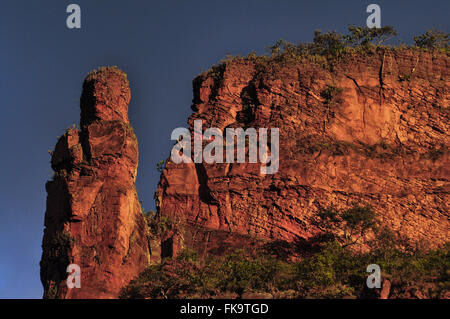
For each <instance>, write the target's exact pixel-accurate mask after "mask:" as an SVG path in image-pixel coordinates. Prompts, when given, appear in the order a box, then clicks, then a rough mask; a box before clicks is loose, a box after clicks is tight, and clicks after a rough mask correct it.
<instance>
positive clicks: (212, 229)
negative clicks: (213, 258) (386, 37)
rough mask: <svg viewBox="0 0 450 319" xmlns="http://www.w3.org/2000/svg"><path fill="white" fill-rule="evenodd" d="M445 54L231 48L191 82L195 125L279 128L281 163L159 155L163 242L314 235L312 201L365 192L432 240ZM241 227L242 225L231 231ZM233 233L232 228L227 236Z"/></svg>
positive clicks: (443, 150) (209, 244)
mask: <svg viewBox="0 0 450 319" xmlns="http://www.w3.org/2000/svg"><path fill="white" fill-rule="evenodd" d="M448 64H449V59H448V56H447V55H446V54H438V53H430V52H421V51H418V50H408V49H403V50H402V49H386V48H380V49H377V51H376V52H372V53H369V54H358V53H354V54H349V55H347V56H346V57H345V58H344V59H342V60H341V61H339V63H337V64H334V65H331V66H330V65H327V64H326V61H324V60H323V59H314V57H310V58H306V57H305V58H300V59H296V60H295V59H291V60H289V59H283V58H280V59H277V58H264V57H249V58H235V59H232V60H229V61H226V62H224V63H222V64H220V65H217V66H215V67H213V68H212V69H211V70H210V71H209V72H206V73H204V74H202V75H200V76H198V77H197V78H196V79H195V80H194V82H193V86H194V98H193V105H192V109H193V111H194V113H193V114H192V115H191V116H190V118H189V121H188V123H189V128H190V130H191V132H192V131H193V121H194V120H196V119H202V120H203V121H204V125H203V127H204V128H207V127H210V126H213V127H218V128H219V129H221V130H224V129H225V128H227V127H243V128H246V127H254V128H259V127H265V128H279V129H280V168H279V171H278V173H276V174H274V175H261V174H260V164H236V163H234V164H226V163H224V164H206V163H196V164H194V163H192V164H174V163H173V162H172V161H171V160H170V159H169V160H167V162H166V168H165V169H164V171H163V173H162V176H161V181H160V183H159V186H158V189H157V192H156V201H157V207H158V213H159V214H160V216H166V217H167V218H170V219H172V220H173V221H174V222H175V223H177V224H179V225H181V226H180V227H178V228H177V229H178V231H177V232H172V233H170V234H169V235H168V236H166V237H165V238H163V242H162V247H163V254H164V255H168V256H172V255H176V254H177V253H178V252H179V251H180V249H182V248H183V247H185V246H188V247H191V248H194V249H196V250H200V251H203V252H204V251H212V252H217V251H219V252H220V251H223V250H224V249H225V248H226V247H228V246H230V245H233V243H234V245H235V246H236V245H237V246H242V245H245V244H246V242H245V240H244V239H242V238H243V237H242V236H244V237H245V238H247V243H249V242H250V241H251V240H253V239H258V240H259V239H262V240H282V241H287V242H293V241H295V240H297V239H300V238H306V239H307V238H311V237H312V236H314V235H315V234H317V232H318V230H317V228H315V227H314V226H313V225H312V224H311V218H312V216H313V215H314V214H315V213H317V212H318V211H319V210H320V209H323V208H326V207H329V206H334V207H337V208H339V209H345V208H349V207H352V206H353V205H355V204H368V205H370V206H372V207H373V209H374V210H375V212H376V214H377V217H378V219H379V220H380V223H381V224H382V225H384V226H387V227H389V228H390V229H392V230H393V231H395V232H396V233H398V234H400V235H403V236H406V237H407V238H408V239H409V240H410V241H412V242H415V243H418V242H420V243H421V244H423V245H425V246H429V247H434V246H436V245H438V244H442V243H444V242H446V241H448V239H449V229H450V227H449V226H450V223H449V204H448V203H449V186H450V185H449V176H450V173H449V156H448V155H449V154H448V145H449V133H448V132H449V111H448V110H449V103H448V102H449V90H448V87H449V65H448ZM236 236H241V237H236ZM233 237H235V238H234V239H233Z"/></svg>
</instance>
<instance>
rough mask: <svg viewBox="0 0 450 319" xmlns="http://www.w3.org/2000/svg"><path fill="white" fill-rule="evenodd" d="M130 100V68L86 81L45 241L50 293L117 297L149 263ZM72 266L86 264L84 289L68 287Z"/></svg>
mask: <svg viewBox="0 0 450 319" xmlns="http://www.w3.org/2000/svg"><path fill="white" fill-rule="evenodd" d="M129 101H130V89H129V85H128V80H127V79H126V75H125V74H124V73H123V72H121V71H120V70H118V69H116V68H102V69H99V70H98V71H94V72H93V73H91V74H90V75H89V76H88V77H87V78H86V80H85V82H84V85H83V94H82V97H81V121H80V123H81V130H78V129H69V130H68V131H67V132H66V133H65V134H64V135H63V136H62V137H61V138H60V139H59V141H58V143H57V144H56V147H55V151H54V153H53V156H52V161H51V164H52V168H53V169H54V171H55V175H54V178H53V180H51V181H49V182H47V184H46V189H47V193H48V196H47V211H46V214H45V231H44V239H43V244H42V247H43V254H42V260H41V280H42V283H43V285H44V297H46V298H116V297H118V294H119V291H120V289H121V288H122V287H123V286H124V285H126V284H127V283H128V282H129V281H130V280H131V279H133V278H134V277H135V276H137V275H138V274H139V273H140V272H141V271H142V270H144V269H145V267H146V266H147V265H148V262H149V250H148V243H147V237H146V232H147V228H146V225H145V222H144V218H143V214H142V212H141V206H140V203H139V199H138V195H137V192H136V188H135V181H136V171H137V165H138V143H137V139H136V136H135V134H134V132H133V128H132V127H131V126H130V123H129V121H128V103H129ZM69 264H77V265H79V266H80V268H81V288H72V289H68V288H67V285H66V278H67V273H66V267H67V266H68V265H69Z"/></svg>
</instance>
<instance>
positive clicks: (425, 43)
mask: <svg viewBox="0 0 450 319" xmlns="http://www.w3.org/2000/svg"><path fill="white" fill-rule="evenodd" d="M448 36H449V34H448V33H445V32H443V31H440V30H436V29H434V30H428V31H427V32H425V33H424V34H422V35H419V36H415V37H414V42H415V43H416V46H417V47H419V48H422V49H431V50H435V49H448V42H449V38H448Z"/></svg>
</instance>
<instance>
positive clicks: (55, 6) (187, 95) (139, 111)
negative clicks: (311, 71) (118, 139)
mask: <svg viewBox="0 0 450 319" xmlns="http://www.w3.org/2000/svg"><path fill="white" fill-rule="evenodd" d="M70 3H76V4H79V5H80V6H81V20H82V21H81V29H80V30H75V29H73V30H70V29H68V28H67V27H66V22H65V21H66V18H67V16H68V14H67V13H66V7H67V5H69V4H70ZM370 3H377V4H379V5H380V6H381V21H382V25H393V26H394V27H395V28H396V29H397V30H398V33H399V38H400V39H402V40H404V41H405V42H409V43H411V42H412V36H413V35H417V34H422V33H424V32H425V31H426V30H427V29H430V28H434V27H437V28H439V29H441V30H444V31H446V32H449V19H448V14H449V12H450V1H448V0H442V1H437V0H436V1H435V0H428V1H417V0H407V1H397V0H396V1H381V0H372V1H362V0H346V1H339V0H336V1H331V0H329V1H326V0H313V1H302V0H292V1H287V0H284V1H283V0H277V1H275V0H273V1H269V0H236V1H231V0H227V1H224V0H221V1H211V0H204V1H192V0H189V1H187V0H185V1H181V0H179V1H166V0H164V1H163V0H159V1H155V0H152V1H133V0H128V1H113V0H103V1H100V0H86V1H82V0H70V1H63V0H54V1H23V0H1V1H0V146H1V148H0V149H1V152H0V214H1V216H0V298H41V297H42V292H43V289H42V285H41V282H40V278H39V261H40V258H41V241H42V236H43V224H44V214H45V201H46V192H45V182H46V181H47V180H48V179H50V178H51V176H52V170H51V168H50V163H49V160H50V156H49V154H48V150H52V149H53V148H54V146H55V143H56V141H57V136H60V135H62V134H63V133H64V130H65V129H66V128H68V127H69V126H72V124H73V123H76V124H78V123H79V115H80V110H79V97H80V94H81V85H82V81H83V79H84V77H85V76H86V74H87V73H88V72H89V71H91V70H93V69H95V68H97V67H99V66H105V65H117V66H119V67H120V68H121V69H122V70H124V71H125V72H126V73H127V74H128V79H129V80H130V84H131V90H132V91H131V92H132V99H131V105H130V119H131V124H132V125H133V126H134V128H135V132H136V135H137V137H138V140H139V148H140V164H139V170H138V179H137V188H138V192H139V197H140V199H141V200H142V201H143V205H144V207H145V209H147V210H148V209H152V208H154V203H153V194H154V191H155V189H156V185H157V183H158V181H159V174H158V172H157V171H156V163H157V162H158V161H160V160H161V159H166V158H167V157H168V156H169V154H170V148H171V146H172V145H173V142H172V141H171V140H170V133H171V132H172V130H173V129H174V128H176V127H180V126H186V121H187V118H188V116H189V114H190V113H191V110H190V105H191V101H192V79H193V78H194V77H195V76H196V75H198V74H199V73H201V72H202V71H205V70H207V69H208V68H209V67H210V66H212V65H213V64H216V63H217V62H219V60H221V59H223V58H224V57H225V56H226V54H232V55H247V54H248V53H249V52H251V51H256V52H257V53H260V54H263V53H265V48H266V47H267V46H269V45H272V44H274V43H275V42H276V41H277V40H278V39H280V38H282V39H285V40H287V41H290V42H299V41H307V42H309V41H311V40H312V37H313V31H314V30H315V29H321V30H322V31H328V30H336V31H339V32H345V31H346V28H347V26H348V25H351V24H356V25H365V21H366V18H367V16H368V14H367V13H366V7H367V5H368V4H370Z"/></svg>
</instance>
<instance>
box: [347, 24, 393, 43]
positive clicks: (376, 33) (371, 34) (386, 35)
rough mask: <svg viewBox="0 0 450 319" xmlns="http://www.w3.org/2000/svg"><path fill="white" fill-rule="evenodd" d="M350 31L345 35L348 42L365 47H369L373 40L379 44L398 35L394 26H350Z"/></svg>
mask: <svg viewBox="0 0 450 319" xmlns="http://www.w3.org/2000/svg"><path fill="white" fill-rule="evenodd" d="M348 31H349V34H348V35H345V36H344V40H345V42H346V44H348V45H351V46H354V47H358V46H362V47H364V48H367V47H368V46H369V44H371V43H373V42H375V44H376V45H378V46H379V45H381V44H382V43H383V42H385V41H387V40H389V39H391V38H393V37H395V36H396V35H397V31H396V30H395V29H394V27H393V26H384V27H382V28H369V27H367V26H364V27H356V26H350V27H348Z"/></svg>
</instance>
